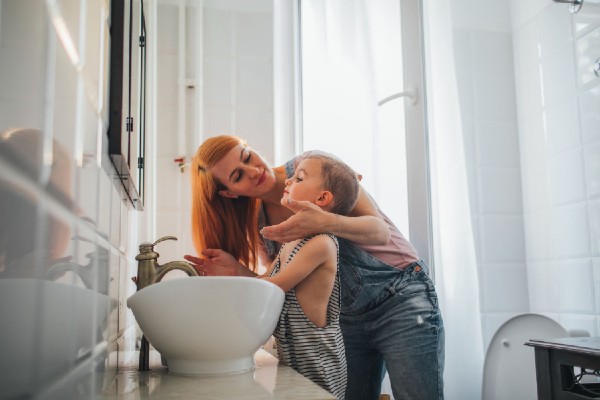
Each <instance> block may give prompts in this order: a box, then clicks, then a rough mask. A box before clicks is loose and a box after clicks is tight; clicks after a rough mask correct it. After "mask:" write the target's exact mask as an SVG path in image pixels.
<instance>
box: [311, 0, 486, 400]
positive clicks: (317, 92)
mask: <svg viewBox="0 0 600 400" xmlns="http://www.w3.org/2000/svg"><path fill="white" fill-rule="evenodd" d="M423 1H424V5H425V13H424V17H425V21H424V22H425V28H426V30H425V31H426V48H425V50H426V54H427V57H426V59H427V66H428V69H427V73H426V81H427V86H428V87H429V88H430V89H429V91H428V93H427V99H428V100H427V101H428V104H427V112H428V115H429V121H428V123H429V135H430V156H431V160H430V163H431V180H432V218H433V235H434V260H435V262H434V268H435V282H436V287H437V290H438V294H439V296H440V304H441V308H442V312H443V317H444V323H445V327H446V368H445V392H446V398H447V399H450V400H453V399H456V400H469V399H479V398H481V382H482V370H483V341H482V334H481V319H480V311H479V285H478V276H477V265H476V259H475V248H474V239H473V233H472V230H471V219H470V210H469V196H468V187H467V175H466V168H465V159H464V148H463V137H462V126H461V120H460V108H459V104H458V93H457V85H456V81H455V71H454V56H453V51H452V50H453V43H452V24H451V22H452V21H451V18H450V5H449V0H423ZM301 5H302V10H301V12H302V87H303V92H302V95H303V118H302V122H303V140H304V146H303V147H304V149H313V148H319V149H322V150H327V151H331V152H333V153H335V154H337V155H339V156H340V157H341V158H342V159H344V160H345V161H346V162H348V163H349V164H350V165H351V166H353V167H354V168H355V169H357V170H358V171H359V172H360V173H362V174H363V175H364V180H363V186H365V187H366V188H367V190H369V191H370V192H371V193H372V194H373V195H374V197H375V198H376V199H377V201H378V202H379V204H380V206H382V209H383V210H384V211H385V212H386V213H387V214H390V215H389V216H390V217H391V218H392V220H393V221H394V222H395V223H396V224H397V225H398V227H399V228H400V230H401V231H402V232H403V233H404V234H408V211H407V209H408V208H407V197H406V191H407V190H410V188H408V189H407V184H406V182H407V180H406V175H405V173H406V160H405V154H406V151H410V149H406V148H405V141H404V103H403V101H402V100H400V101H398V100H395V101H391V102H389V103H386V104H384V105H382V106H381V107H379V106H378V102H380V101H381V100H382V99H385V98H386V97H388V96H390V95H393V94H396V93H398V92H402V91H404V90H405V89H404V87H403V82H402V75H403V74H402V63H403V60H402V56H403V55H402V47H401V36H400V35H401V31H400V12H401V10H400V0H376V1H375V0H371V1H369V0H303V1H302V3H301ZM416 17H417V16H415V18H416ZM408 62H410V59H409V60H408ZM420 97H421V99H423V98H424V97H425V96H420ZM409 239H410V238H409ZM384 392H386V393H391V390H389V387H388V386H387V384H384Z"/></svg>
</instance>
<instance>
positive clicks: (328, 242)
mask: <svg viewBox="0 0 600 400" xmlns="http://www.w3.org/2000/svg"><path fill="white" fill-rule="evenodd" d="M307 246H310V248H312V249H313V250H316V249H321V250H325V249H332V250H335V249H337V239H336V238H335V236H333V235H329V234H326V233H320V234H317V235H315V236H313V237H311V238H310V239H308V241H307V242H306V243H305V244H304V247H307Z"/></svg>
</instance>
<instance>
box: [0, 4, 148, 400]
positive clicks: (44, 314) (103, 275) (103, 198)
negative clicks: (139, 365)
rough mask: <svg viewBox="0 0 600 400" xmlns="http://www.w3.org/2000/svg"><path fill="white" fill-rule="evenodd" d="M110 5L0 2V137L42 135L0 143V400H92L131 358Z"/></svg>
mask: <svg viewBox="0 0 600 400" xmlns="http://www.w3.org/2000/svg"><path fill="white" fill-rule="evenodd" d="M107 7H108V2H104V1H72V2H51V1H47V2H46V1H39V0H4V1H2V2H1V3H0V18H1V20H0V132H4V133H6V132H7V131H8V130H10V129H12V128H29V129H33V130H34V131H35V132H36V133H34V134H33V135H34V136H33V137H34V140H32V141H30V142H28V143H25V144H22V145H16V147H14V146H13V147H8V148H7V147H6V145H7V143H10V142H12V140H7V137H3V138H2V139H0V143H1V144H0V146H2V150H1V151H0V193H1V194H0V197H1V198H2V201H1V203H0V204H1V205H0V207H1V208H0V212H1V215H2V217H1V218H0V221H1V222H0V224H2V226H3V227H4V228H6V227H8V229H4V230H3V232H2V234H0V236H1V238H0V243H1V244H0V285H7V286H3V287H2V289H0V321H2V329H0V354H2V356H1V357H0V388H1V389H0V392H1V393H0V397H2V398H25V397H33V396H39V398H73V397H78V396H84V397H91V396H92V394H93V393H99V392H100V391H101V390H102V389H103V387H104V386H103V384H104V383H105V382H104V379H107V381H106V382H110V378H111V376H114V374H115V371H116V366H117V364H118V363H126V362H127V360H126V359H124V358H119V357H120V354H119V353H118V348H119V345H120V344H124V343H126V342H129V343H130V344H131V345H130V347H131V348H133V344H134V342H135V325H134V324H132V322H131V319H130V314H129V313H128V312H127V311H126V308H125V307H126V306H125V301H124V299H126V298H127V296H128V294H130V293H132V292H133V291H134V290H135V286H134V284H133V282H131V280H130V279H129V278H130V277H131V276H132V275H133V274H134V273H135V270H134V267H135V265H134V264H133V262H132V261H133V256H134V255H135V254H136V251H137V248H136V245H135V243H137V232H138V229H136V224H137V223H138V221H139V216H140V215H142V213H139V212H136V211H130V209H129V207H128V206H127V204H126V203H125V202H124V201H123V200H122V194H121V192H120V190H118V186H115V185H114V184H113V182H114V180H115V179H116V177H115V176H114V174H113V173H112V171H111V170H110V168H109V169H104V168H103V167H102V160H103V158H104V157H105V154H106V152H107V150H106V143H105V140H104V139H105V135H106V131H107V128H108V126H107V122H108V121H107V115H108V112H107V109H106V106H107V101H106V99H107V97H106V96H107V93H108V90H107V88H108V81H107V76H108V75H107V73H108V71H107V68H108V53H107V52H106V51H104V50H107V49H108V43H107V40H108V39H109V35H108V30H107V17H108V9H107ZM59 33H60V36H59V35H58V34H59ZM71 45H72V49H71V50H70V52H69V51H67V50H69V49H70V47H71ZM20 135H22V134H17V135H16V136H15V137H18V136H20ZM35 136H37V137H38V138H39V139H40V140H37V139H36V138H35ZM19 146H20V147H19ZM19 149H20V150H21V151H22V153H18V150H19ZM52 149H54V154H53V151H52ZM59 149H60V151H59ZM15 156H16V157H15ZM56 187H58V188H60V189H61V190H60V191H59V192H58V193H57V191H56V190H55V188H56ZM10 196H13V197H15V196H16V198H17V200H15V201H10V202H6V199H7V198H8V197H10ZM13 239H15V240H13ZM132 243H133V245H132ZM14 250H17V251H18V253H15V252H14ZM57 265H58V266H59V267H60V268H62V269H61V271H62V272H56V273H51V274H50V275H49V273H50V272H49V271H51V269H52V268H56V267H57ZM65 269H68V270H71V271H67V272H66V273H65V272H64V270H65ZM72 271H76V273H73V272H72ZM15 278H19V279H22V280H21V281H16V280H14V279H15ZM50 281H57V282H50ZM26 285H33V286H26ZM12 290H16V292H13V291H12ZM9 293H12V294H10V295H9ZM132 327H133V329H129V328H132ZM136 362H137V360H136Z"/></svg>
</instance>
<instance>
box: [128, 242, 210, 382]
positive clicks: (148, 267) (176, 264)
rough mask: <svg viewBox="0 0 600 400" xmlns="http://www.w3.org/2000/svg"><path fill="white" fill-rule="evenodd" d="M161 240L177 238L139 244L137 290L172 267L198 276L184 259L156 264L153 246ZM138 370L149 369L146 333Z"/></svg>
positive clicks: (151, 282) (163, 361)
mask: <svg viewBox="0 0 600 400" xmlns="http://www.w3.org/2000/svg"><path fill="white" fill-rule="evenodd" d="M163 240H177V238H176V237H175V236H165V237H162V238H160V239H158V240H157V241H156V242H154V243H142V244H140V254H138V255H137V256H136V257H135V259H136V260H137V261H138V272H137V278H136V279H135V284H136V286H137V290H142V289H143V288H145V287H146V286H150V285H152V284H154V283H157V282H160V281H161V279H162V278H163V277H164V276H165V275H166V274H167V272H169V271H173V270H174V269H178V270H181V271H183V272H185V273H187V274H188V275H189V276H198V272H197V271H196V270H195V269H194V267H192V265H191V264H190V263H188V262H185V261H171V262H169V263H166V264H164V265H159V264H158V256H159V254H158V253H157V252H155V251H154V246H156V245H157V244H158V243H160V242H162V241H163ZM161 358H162V363H163V365H165V366H166V360H165V359H164V357H161ZM139 370H140V371H148V370H150V343H149V342H148V339H146V335H143V336H142V341H141V344H140V357H139Z"/></svg>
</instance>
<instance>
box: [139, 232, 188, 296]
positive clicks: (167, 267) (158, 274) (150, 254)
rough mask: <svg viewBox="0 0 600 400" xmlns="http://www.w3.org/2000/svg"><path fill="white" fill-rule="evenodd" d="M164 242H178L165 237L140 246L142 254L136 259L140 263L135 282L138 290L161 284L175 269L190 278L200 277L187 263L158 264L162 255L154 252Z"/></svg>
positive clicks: (173, 237)
mask: <svg viewBox="0 0 600 400" xmlns="http://www.w3.org/2000/svg"><path fill="white" fill-rule="evenodd" d="M163 240H177V238H176V237H175V236H165V237H162V238H160V239H158V240H157V241H156V242H154V243H142V244H140V254H138V255H137V256H136V257H135V259H136V260H137V261H138V273H137V278H136V280H135V284H136V286H137V290H142V289H143V288H145V287H146V286H150V285H152V284H154V283H157V282H160V281H161V279H162V278H163V277H164V276H165V275H166V274H167V272H169V271H173V270H175V269H178V270H181V271H183V272H185V273H186V274H188V275H189V276H198V272H197V271H196V270H195V269H194V267H192V265H191V264H190V263H188V262H186V261H171V262H169V263H166V264H164V265H159V264H158V256H159V255H160V254H158V253H157V252H155V251H154V246H156V245H157V244H158V243H160V242H162V241H163Z"/></svg>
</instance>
